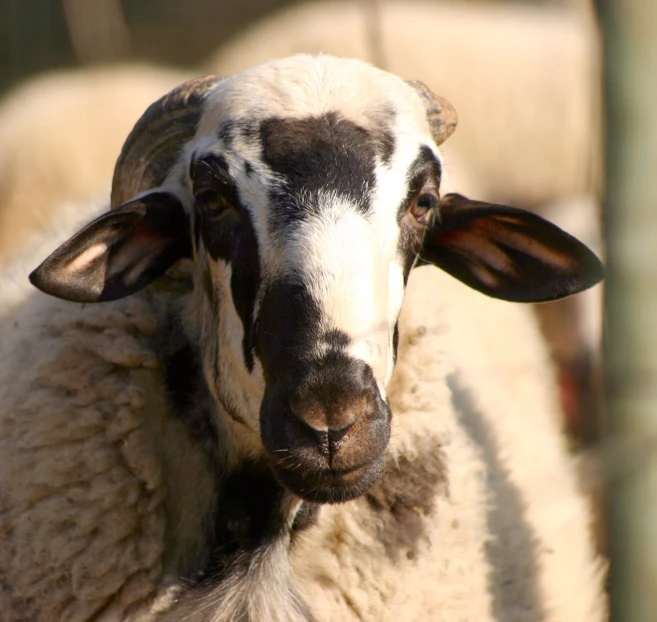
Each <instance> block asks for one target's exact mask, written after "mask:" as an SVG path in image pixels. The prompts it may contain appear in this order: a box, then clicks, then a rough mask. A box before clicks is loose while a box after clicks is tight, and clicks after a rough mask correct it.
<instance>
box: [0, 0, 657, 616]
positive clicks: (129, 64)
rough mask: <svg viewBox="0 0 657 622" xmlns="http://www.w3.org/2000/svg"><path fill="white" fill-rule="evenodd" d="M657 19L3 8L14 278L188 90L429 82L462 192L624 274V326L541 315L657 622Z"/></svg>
mask: <svg viewBox="0 0 657 622" xmlns="http://www.w3.org/2000/svg"><path fill="white" fill-rule="evenodd" d="M656 6H657V3H656V2H655V1H654V0H622V1H621V0H599V2H598V3H597V4H596V3H594V2H593V0H514V1H511V0H506V1H505V0H476V1H475V0H462V1H457V0H451V1H440V0H334V1H333V0H321V1H320V0H316V1H312V0H311V1H308V2H304V3H291V2H288V1H286V0H29V1H27V0H0V265H2V264H3V263H7V262H9V261H11V259H12V258H13V257H15V256H16V255H17V254H19V253H20V250H21V248H22V247H23V246H24V245H25V244H26V243H27V241H28V240H29V238H30V235H31V234H32V233H33V232H34V231H37V230H39V229H40V228H43V227H45V226H48V224H49V223H51V222H52V221H53V220H55V219H56V213H57V206H58V205H61V204H63V203H67V202H71V203H72V202H76V201H79V200H88V199H91V198H95V197H98V196H102V195H103V193H105V192H107V190H108V188H109V182H110V180H111V174H112V169H113V164H114V161H115V159H116V157H117V155H118V152H119V150H120V147H121V144H122V142H123V139H124V138H125V136H127V134H128V132H129V131H130V129H131V127H132V125H133V124H134V122H135V121H136V120H137V119H138V117H139V116H140V115H141V113H142V112H143V110H144V109H145V108H146V107H147V106H148V105H149V104H150V103H151V102H152V101H154V100H155V99H157V98H158V97H159V96H160V95H162V94H164V93H165V92H166V91H167V90H169V89H170V88H172V87H173V86H175V85H176V84H178V83H179V82H181V81H183V80H185V79H186V78H188V77H192V76H194V75H199V74H205V73H217V74H220V75H222V74H223V75H226V74H231V73H234V72H236V71H239V70H241V69H244V68H247V67H249V66H251V65H253V64H255V63H258V62H262V61H264V60H266V59H268V58H271V57H275V56H284V55H287V54H291V53H295V52H320V51H322V52H327V53H333V54H337V55H340V56H352V57H361V58H364V59H366V60H368V61H370V62H373V63H375V64H377V65H379V66H381V67H382V68H384V69H386V70H389V71H392V72H394V73H397V74H398V75H400V76H402V77H404V78H408V79H420V80H422V81H424V82H425V83H426V84H427V85H429V87H430V88H431V89H432V90H434V91H435V92H436V93H438V94H440V95H442V96H444V97H446V98H447V99H448V100H450V101H451V102H452V103H453V104H454V106H455V107H456V109H457V111H458V113H459V117H460V121H459V128H458V131H457V132H456V134H455V135H454V137H453V138H452V139H450V141H448V143H447V144H446V145H445V149H444V152H445V157H446V160H447V165H448V170H449V171H450V175H451V180H452V183H453V186H454V188H455V190H457V191H459V192H462V193H464V194H468V195H472V196H474V197H476V198H478V199H483V200H490V201H496V202H501V203H508V204H512V205H516V206H519V207H523V208H528V209H533V210H536V211H537V212H538V213H540V214H542V215H544V216H546V217H548V218H549V219H550V220H553V221H554V222H556V223H557V224H559V225H560V226H562V227H563V228H565V229H566V230H568V231H569V232H571V233H573V234H574V235H576V236H577V237H579V238H580V239H582V240H583V241H584V242H586V243H587V244H588V245H589V246H591V247H592V248H593V249H594V250H596V252H597V253H598V254H599V255H601V256H603V257H604V256H605V255H606V258H607V264H608V278H607V281H606V286H605V287H606V290H607V293H606V305H603V296H604V293H603V288H602V286H598V287H597V288H594V289H593V290H591V291H589V292H587V293H586V294H583V295H581V296H578V297H575V298H571V299H567V300H565V301H562V302H559V303H550V304H544V305H540V306H539V307H537V309H536V311H537V318H538V321H539V322H540V324H541V327H542V328H543V332H544V334H545V338H546V343H547V344H548V348H549V350H550V353H551V355H552V358H553V360H554V364H555V369H556V370H557V374H558V377H559V391H560V395H559V398H560V400H561V405H562V411H563V428H564V433H565V434H566V435H567V436H568V438H569V439H570V442H571V444H572V448H573V453H574V455H575V456H576V459H577V460H578V464H579V465H580V466H581V471H582V486H583V489H584V490H586V492H587V494H589V495H590V496H591V499H592V502H593V503H594V505H595V507H596V516H597V526H596V533H597V538H598V543H599V546H600V548H601V550H604V551H608V552H609V553H610V554H611V556H612V558H613V560H614V563H613V564H612V573H611V581H612V592H613V593H614V594H618V596H617V597H615V598H614V599H612V604H613V607H612V609H613V610H614V613H613V615H614V618H615V619H617V620H623V622H629V621H630V620H641V621H643V620H646V621H648V620H652V621H653V622H654V621H655V620H657V604H655V603H653V605H654V608H653V609H650V605H647V607H648V608H647V609H645V610H642V609H641V605H640V603H641V602H643V600H647V601H650V600H655V601H657V596H655V597H653V595H654V594H657V555H656V554H655V550H656V549H657V542H656V541H655V539H656V537H657V536H656V533H657V529H654V528H653V527H654V526H655V525H656V524H657V516H655V514H656V512H655V511H654V510H653V509H652V508H653V506H655V505H656V504H657V499H656V496H657V485H656V483H655V482H656V480H657V468H655V467H654V456H655V453H656V452H655V451H654V446H655V442H654V441H655V439H656V438H657V430H656V429H655V428H656V427H657V423H656V420H657V408H656V407H655V406H656V404H657V398H655V396H654V393H655V388H656V387H657V369H655V365H656V364H655V362H654V359H655V358H656V357H654V356H652V353H653V352H654V350H655V347H657V343H655V334H657V331H655V329H654V326H655V321H656V319H655V318H657V308H656V307H657V304H656V303H655V301H654V299H655V296H654V295H652V290H653V289H654V288H655V283H656V279H655V276H657V275H655V274H654V272H655V270H656V268H655V265H656V262H655V251H654V249H655V247H656V245H657V234H656V231H655V224H653V221H654V216H652V215H651V211H652V207H653V206H654V205H655V198H656V197H655V190H654V185H655V184H654V181H653V180H652V179H651V177H652V176H653V173H652V167H654V165H655V162H657V154H656V153H655V149H656V148H657V140H655V134H654V123H651V117H650V114H651V111H654V110H657V96H656V95H655V90H656V89H657V86H656V85H657V58H656V54H657V52H656V50H657V43H655V42H656V41H657V9H656V8H655V7H656ZM603 43H604V45H603ZM605 111H606V112H607V114H605ZM605 137H606V138H605ZM605 170H606V171H608V174H607V175H605ZM603 222H604V223H606V227H603V226H602V223H603ZM606 249H607V251H608V252H606ZM603 307H606V313H603ZM603 317H605V322H604V324H605V330H604V331H603ZM603 334H604V339H603ZM603 343H604V346H603ZM603 352H604V354H605V356H604V357H603ZM603 358H604V362H603ZM528 416H529V414H528ZM653 473H654V474H653ZM642 478H643V479H642ZM628 577H629V578H628ZM637 590H638V591H637ZM625 602H632V603H634V604H633V607H634V608H633V609H632V610H631V612H630V610H629V609H623V606H624V605H623V603H625ZM618 603H620V604H618ZM583 622H585V621H583Z"/></svg>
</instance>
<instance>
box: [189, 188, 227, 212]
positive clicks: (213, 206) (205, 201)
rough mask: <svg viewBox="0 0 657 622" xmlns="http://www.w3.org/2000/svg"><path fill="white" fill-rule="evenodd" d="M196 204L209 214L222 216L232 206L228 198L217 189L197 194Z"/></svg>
mask: <svg viewBox="0 0 657 622" xmlns="http://www.w3.org/2000/svg"><path fill="white" fill-rule="evenodd" d="M196 205H197V207H198V208H199V209H200V211H201V212H202V213H204V214H207V215H208V216H221V215H223V214H224V213H225V212H227V211H228V210H230V209H231V208H232V204H231V203H230V201H229V200H228V198H227V197H226V196H224V195H223V194H221V193H219V192H217V191H216V190H206V191H204V192H201V193H199V194H197V195H196Z"/></svg>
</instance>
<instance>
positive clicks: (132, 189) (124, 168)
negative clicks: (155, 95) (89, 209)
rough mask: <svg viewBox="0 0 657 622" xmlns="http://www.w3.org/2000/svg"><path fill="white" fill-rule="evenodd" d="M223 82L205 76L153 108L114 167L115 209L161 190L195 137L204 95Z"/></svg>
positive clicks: (135, 128)
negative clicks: (183, 148)
mask: <svg viewBox="0 0 657 622" xmlns="http://www.w3.org/2000/svg"><path fill="white" fill-rule="evenodd" d="M221 80H222V79H221V78H218V77H217V76H205V77H203V78H196V79H194V80H190V81H188V82H184V83H183V84H181V85H180V86H178V87H176V88H175V89H173V90H172V91H171V92H170V93H167V94H166V95H165V96H164V97H161V98H160V99H158V100H157V101H156V102H155V103H154V104H151V105H150V106H149V107H148V109H147V110H146V112H144V114H143V115H142V116H141V118H140V119H139V121H137V124H136V125H135V127H134V128H133V129H132V132H130V134H129V136H128V138H127V139H126V141H125V143H124V145H123V149H122V150H121V155H119V158H118V160H117V161H116V166H115V167H114V176H113V178H112V201H111V207H112V209H114V208H116V207H118V206H119V205H121V204H122V203H125V202H126V201H128V200H129V199H131V198H132V197H133V196H135V195H136V194H138V193H140V192H143V191H144V190H147V189H149V188H155V187H157V186H160V185H161V184H162V183H163V182H164V180H165V179H166V176H167V175H168V173H169V171H170V170H171V168H172V167H173V166H174V165H175V163H176V160H177V158H178V155H179V154H180V148H181V145H182V144H183V143H184V142H185V141H186V140H189V139H190V138H192V137H193V136H194V133H195V132H196V126H197V124H198V121H199V118H200V116H201V108H202V104H203V99H204V96H205V94H206V93H207V92H208V91H210V90H211V89H213V88H214V87H215V86H216V85H217V84H219V82H221Z"/></svg>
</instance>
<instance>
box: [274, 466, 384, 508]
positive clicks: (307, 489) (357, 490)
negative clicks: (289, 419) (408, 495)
mask: <svg viewBox="0 0 657 622" xmlns="http://www.w3.org/2000/svg"><path fill="white" fill-rule="evenodd" d="M384 466H385V459H384V457H383V456H381V457H380V458H377V459H376V460H375V461H374V462H372V463H370V464H367V465H365V466H362V467H359V468H356V469H352V470H350V471H331V470H327V471H315V472H310V473H309V472H308V471H305V472H304V470H303V469H295V470H290V469H284V468H281V467H278V466H275V467H274V474H275V476H276V478H277V479H278V481H279V482H280V484H281V485H282V486H284V487H285V488H287V489H288V490H289V491H290V492H292V493H294V494H295V495H297V496H298V497H301V498H302V499H303V500H304V501H309V502H311V503H346V502H347V501H351V500H352V499H356V498H358V497H360V496H361V495H363V494H364V493H365V492H367V490H368V489H369V488H370V487H371V486H372V485H373V484H374V483H375V482H376V481H377V480H378V479H379V478H380V477H381V475H382V474H383V470H384ZM302 474H303V475H302Z"/></svg>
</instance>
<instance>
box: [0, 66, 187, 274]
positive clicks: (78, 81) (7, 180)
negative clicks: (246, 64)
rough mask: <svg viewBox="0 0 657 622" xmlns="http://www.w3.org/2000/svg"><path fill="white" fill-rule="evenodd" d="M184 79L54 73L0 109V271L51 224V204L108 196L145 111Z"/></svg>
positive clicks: (124, 70) (154, 70)
mask: <svg viewBox="0 0 657 622" xmlns="http://www.w3.org/2000/svg"><path fill="white" fill-rule="evenodd" d="M185 78H186V76H185V74H184V73H182V72H180V71H174V70H169V69H164V68H159V67H151V66H148V65H126V66H120V65H117V66H108V67H98V68H92V69H80V70H70V71H58V72H52V73H48V74H44V75H42V76H39V77H36V78H33V79H31V80H30V81H28V82H27V83H25V84H23V85H21V86H20V87H18V88H16V89H15V90H13V91H12V92H10V93H9V94H8V95H7V96H5V98H4V99H3V100H2V102H0V264H1V263H6V262H7V261H9V260H10V259H11V257H12V256H13V255H15V254H16V253H17V252H19V251H20V249H21V248H22V247H23V246H24V245H25V243H26V242H27V240H28V239H29V237H30V235H31V234H32V233H33V232H34V231H38V230H39V229H41V228H43V227H46V226H47V225H48V224H49V223H50V221H51V218H53V216H54V214H53V210H54V205H55V204H56V203H58V202H59V203H61V202H67V201H68V202H73V203H79V202H81V201H84V200H89V199H91V198H93V197H96V196H98V195H100V194H101V193H105V192H107V188H108V180H109V179H110V178H111V175H112V170H113V168H114V163H115V161H116V158H117V156H118V154H119V152H120V151H121V145H122V144H123V140H124V138H125V136H126V135H127V133H128V132H129V131H130V129H131V128H132V126H133V125H134V123H135V121H136V120H137V119H138V118H139V116H140V115H141V113H142V112H143V110H144V108H145V107H146V106H148V104H149V103H150V102H152V101H153V100H154V99H157V98H158V97H159V96H161V95H162V94H163V93H166V92H167V91H169V90H170V89H171V88H172V87H174V86H175V85H176V84H179V83H180V82H181V81H183V80H184V79H185Z"/></svg>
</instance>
